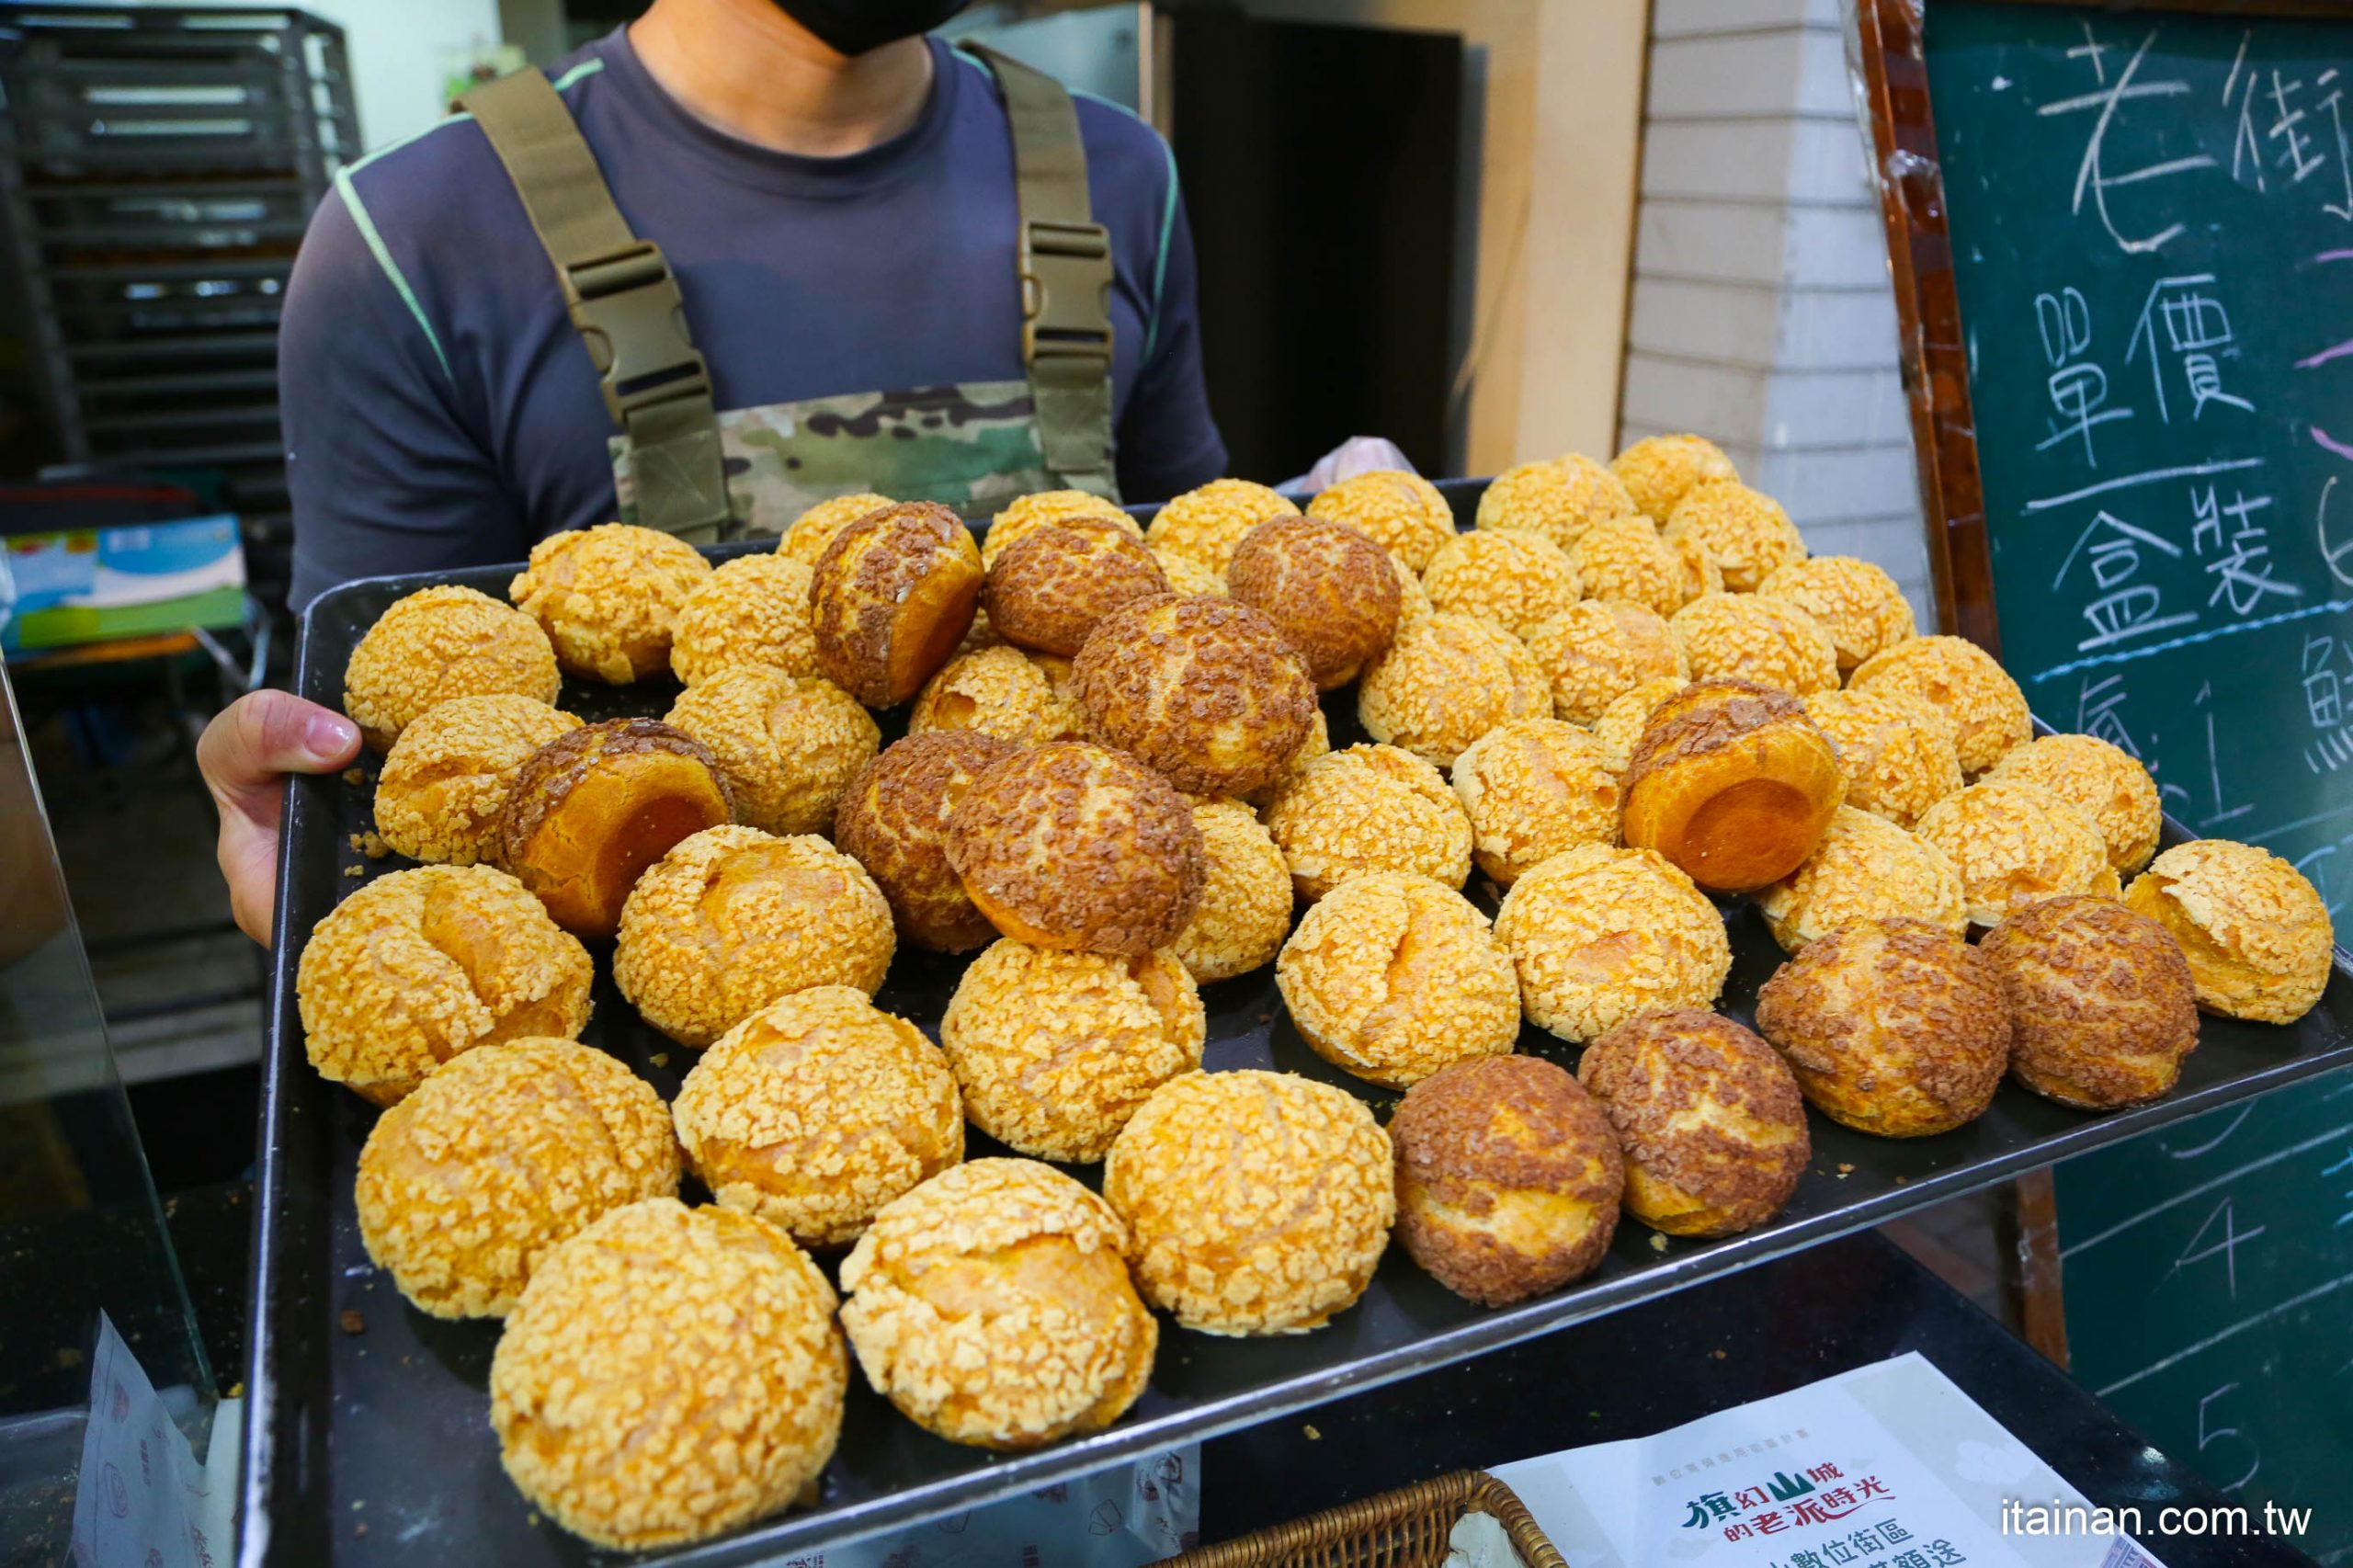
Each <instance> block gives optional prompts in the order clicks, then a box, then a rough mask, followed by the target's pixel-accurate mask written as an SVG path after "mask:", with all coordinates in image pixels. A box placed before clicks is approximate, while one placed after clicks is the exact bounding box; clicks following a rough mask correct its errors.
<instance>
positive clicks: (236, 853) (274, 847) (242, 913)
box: [219, 812, 278, 948]
mask: <svg viewBox="0 0 2353 1568" xmlns="http://www.w3.org/2000/svg"><path fill="white" fill-rule="evenodd" d="M219 855H220V861H221V876H222V880H223V881H226V882H227V883H228V884H229V913H230V914H231V915H233V916H235V917H236V922H237V928H238V929H239V930H241V931H243V932H244V934H245V935H246V936H248V937H252V938H253V939H254V940H255V941H256V942H259V943H260V944H261V945H262V946H263V947H265V948H266V947H267V946H269V923H270V911H271V907H272V905H273V904H274V903H275V902H276V899H277V894H278V863H277V862H278V826H277V824H275V823H270V824H260V823H256V822H251V821H248V820H247V819H246V818H245V817H244V816H242V815H240V814H238V813H236V812H222V814H221V844H220V850H219Z"/></svg>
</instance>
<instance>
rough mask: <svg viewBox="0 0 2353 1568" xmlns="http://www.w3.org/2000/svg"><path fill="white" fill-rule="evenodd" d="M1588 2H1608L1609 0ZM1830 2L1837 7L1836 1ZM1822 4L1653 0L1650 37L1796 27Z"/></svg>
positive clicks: (1806, 0) (1807, 0) (1816, 0)
mask: <svg viewBox="0 0 2353 1568" xmlns="http://www.w3.org/2000/svg"><path fill="white" fill-rule="evenodd" d="M1571 3H1574V0H1571ZM1586 3H1587V4H1594V3H1599V4H1609V3H1610V0H1586ZM1830 3H1831V4H1832V6H1834V7H1835V6H1836V0H1830ZM1822 4H1823V0H1654V3H1653V5H1652V6H1651V36H1652V37H1653V38H1659V39H1667V38H1688V37H1689V36H1691V35H1693V34H1696V33H1720V32H1737V31H1745V30H1748V29H1751V28H1786V27H1793V26H1795V25H1796V24H1798V23H1800V22H1802V21H1804V20H1806V19H1807V17H1808V14H1809V13H1810V12H1816V11H1818V10H1819V9H1820V7H1821V5H1822ZM1834 15H1835V10H1834Z"/></svg>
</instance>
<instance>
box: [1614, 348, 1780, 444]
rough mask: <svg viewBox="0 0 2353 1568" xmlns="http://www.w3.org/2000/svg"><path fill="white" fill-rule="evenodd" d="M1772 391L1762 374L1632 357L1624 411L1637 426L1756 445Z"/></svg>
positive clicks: (1627, 365) (1626, 385)
mask: <svg viewBox="0 0 2353 1568" xmlns="http://www.w3.org/2000/svg"><path fill="white" fill-rule="evenodd" d="M1769 390H1770V378H1769V377H1768V375H1767V374H1766V373H1765V372H1764V371H1762V370H1752V369H1737V368H1734V367H1731V366H1722V365H1702V364H1694V363H1690V362H1688V361H1684V360H1677V359H1659V358H1653V357H1652V356H1650V355H1647V354H1629V355H1627V356H1626V380H1625V391H1624V393H1623V403H1622V408H1623V411H1624V417H1625V419H1626V420H1627V421H1628V422H1629V423H1631V424H1640V425H1643V426H1649V427H1651V428H1654V429H1658V430H1690V431H1694V432H1697V433H1698V434H1699V435H1702V436H1705V437H1709V438H1710V439H1711V440H1714V441H1733V442H1738V443H1740V444H1742V445H1748V446H1753V445H1755V444H1756V439H1757V432H1758V430H1759V428H1760V427H1761V425H1762V422H1763V420H1764V417H1765V406H1766V401H1767V397H1768V392H1769Z"/></svg>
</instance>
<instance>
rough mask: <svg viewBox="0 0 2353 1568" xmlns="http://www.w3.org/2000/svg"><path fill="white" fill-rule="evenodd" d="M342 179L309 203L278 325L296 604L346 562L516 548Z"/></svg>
mask: <svg viewBox="0 0 2353 1568" xmlns="http://www.w3.org/2000/svg"><path fill="white" fill-rule="evenodd" d="M414 283H415V280H414V279H411V278H407V277H406V276H405V275H404V273H403V272H402V270H401V267H400V265H399V263H398V261H397V260H396V259H395V257H394V254H393V251H392V248H391V247H390V246H389V245H388V244H385V241H384V238H383V236H382V235H381V233H378V232H377V231H376V229H375V226H374V223H373V222H372V220H371V219H370V217H369V213H368V211H367V209H366V207H365V206H364V204H362V202H361V199H360V197H359V194H358V192H357V191H356V190H355V187H353V186H352V184H351V183H350V182H349V181H346V182H344V183H343V185H342V187H341V189H340V191H339V193H338V194H336V195H332V196H329V197H328V198H327V199H326V200H325V201H324V202H323V203H321V204H320V207H319V210H318V211H317V212H316V213H315V214H314V215H313V217H312V220H311V226H310V230H309V232H308V233H306V234H305V235H304V237H303V241H302V250H301V255H300V256H297V257H296V259H295V263H294V275H293V278H292V280H291V282H290V284H289V285H288V288H287V294H286V312H285V315H284V318H283V320H282V321H281V323H280V324H279V328H278V403H279V407H280V408H281V410H282V411H283V412H282V418H283V420H284V424H285V428H286V472H287V483H288V485H289V487H290V490H291V492H292V494H293V501H294V585H293V589H292V592H291V594H290V599H291V600H292V603H293V606H294V608H295V609H296V610H298V611H299V610H300V609H301V608H302V607H303V606H305V605H307V604H309V603H310V601H311V600H312V599H313V598H315V597H318V596H319V595H320V594H321V593H323V592H324V591H325V590H326V589H328V588H331V587H333V586H335V585H336V584H338V583H342V582H347V581H349V580H350V579H352V578H354V577H373V576H381V575H383V574H388V573H395V572H425V571H432V570H437V569H440V570H447V569H454V568H458V567H463V566H480V565H486V564H491V563H494V562H501V561H519V560H521V559H522V558H523V555H524V554H525V552H526V551H528V550H529V539H528V537H527V535H526V533H525V530H524V528H523V520H522V515H521V512H520V509H519V508H518V507H517V504H516V500H515V497H514V496H513V495H512V494H510V492H509V489H508V487H507V486H506V484H505V483H503V482H502V480H501V478H500V476H499V473H498V471H497V469H496V468H495V466H494V464H493V463H492V461H491V459H490V455H489V453H488V452H487V451H486V450H485V449H483V443H482V440H481V439H480V437H478V436H477V434H476V433H475V432H474V431H473V430H472V429H470V428H468V426H467V425H466V423H465V422H464V421H463V420H462V419H461V418H460V415H459V412H458V406H459V398H458V389H457V386H456V383H455V381H454V378H453V377H452V376H451V374H450V362H449V348H450V346H449V344H447V343H445V342H444V341H443V339H442V337H441V336H440V335H439V334H438V332H437V330H436V327H435V325H434V324H433V323H432V322H431V320H430V319H429V317H428V316H427V314H426V307H425V305H424V304H423V303H422V301H420V300H419V298H418V295H417V293H416V292H415V287H414Z"/></svg>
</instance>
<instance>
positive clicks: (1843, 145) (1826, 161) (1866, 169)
mask: <svg viewBox="0 0 2353 1568" xmlns="http://www.w3.org/2000/svg"><path fill="white" fill-rule="evenodd" d="M1789 156H1790V174H1789V192H1790V199H1791V200H1792V201H1812V202H1836V203H1840V204H1846V205H1853V204H1856V203H1868V204H1870V205H1874V206H1875V205H1877V204H1878V201H1879V189H1878V187H1877V186H1875V185H1874V184H1873V183H1872V181H1871V177H1870V152H1869V150H1868V149H1867V148H1866V147H1865V145H1864V142H1863V132H1862V129H1861V127H1860V125H1859V123H1858V122H1857V121H1855V120H1854V119H1799V120H1792V121H1791V122H1790V153H1789Z"/></svg>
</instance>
